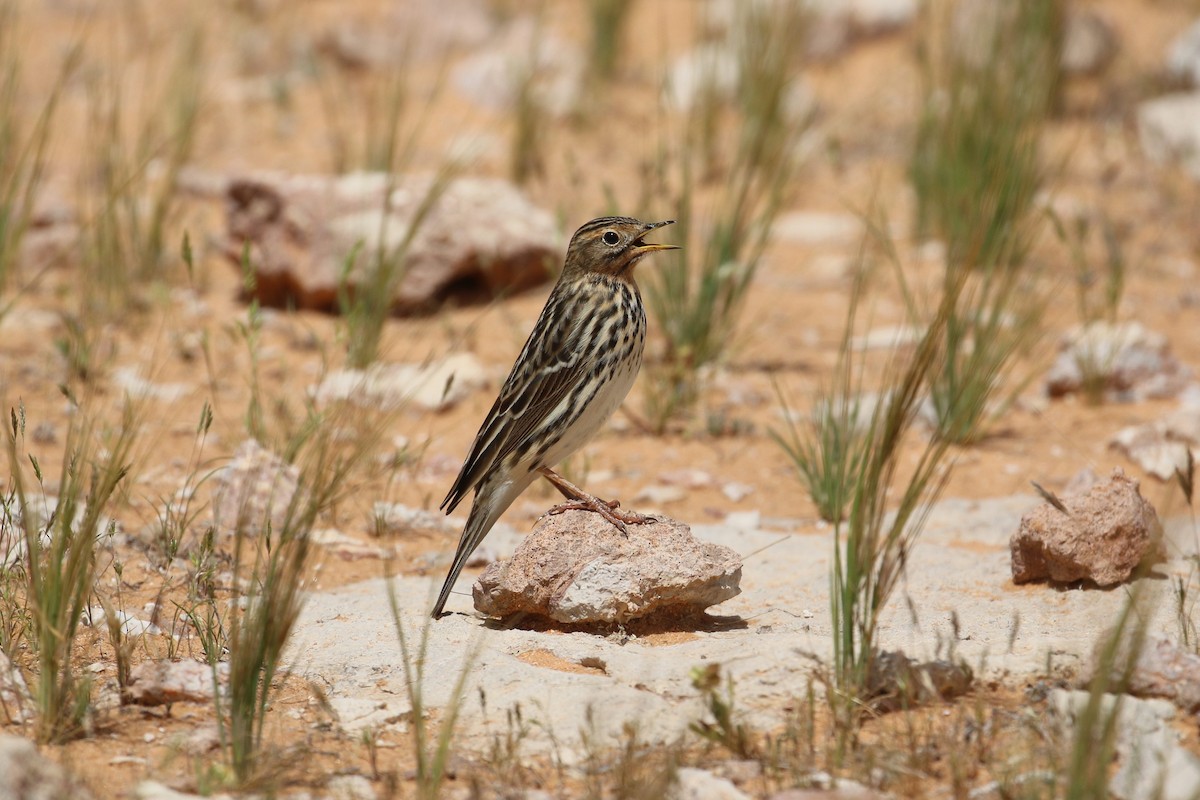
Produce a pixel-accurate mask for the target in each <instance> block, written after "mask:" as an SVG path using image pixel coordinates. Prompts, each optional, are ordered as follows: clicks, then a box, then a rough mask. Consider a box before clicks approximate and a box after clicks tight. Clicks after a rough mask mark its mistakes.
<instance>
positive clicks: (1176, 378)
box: [1046, 322, 1191, 402]
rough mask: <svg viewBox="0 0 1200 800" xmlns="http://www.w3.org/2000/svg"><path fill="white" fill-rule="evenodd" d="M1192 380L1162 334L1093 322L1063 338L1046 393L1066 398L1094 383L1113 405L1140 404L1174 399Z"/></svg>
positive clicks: (1127, 324) (1138, 326)
mask: <svg viewBox="0 0 1200 800" xmlns="http://www.w3.org/2000/svg"><path fill="white" fill-rule="evenodd" d="M1190 378H1191V370H1189V369H1188V368H1187V367H1186V366H1184V365H1183V364H1182V363H1180V361H1179V359H1178V358H1176V357H1175V355H1174V354H1173V353H1172V352H1171V346H1170V344H1169V343H1168V342H1167V339H1166V337H1165V336H1163V335H1162V334H1160V333H1155V332H1154V331H1150V330H1147V329H1146V328H1144V327H1143V326H1142V325H1141V324H1139V323H1137V322H1125V323H1117V324H1112V323H1108V322H1093V323H1091V324H1089V325H1087V326H1084V327H1082V328H1075V329H1074V330H1072V331H1070V332H1069V333H1067V334H1066V335H1065V336H1064V337H1063V339H1062V341H1061V342H1060V344H1059V354H1058V358H1057V359H1055V361H1054V364H1053V365H1051V367H1050V370H1049V371H1048V372H1047V373H1046V391H1047V393H1048V394H1049V395H1050V396H1051V397H1062V396H1064V395H1067V394H1073V393H1075V392H1079V391H1082V390H1083V389H1084V387H1085V384H1086V383H1087V382H1091V381H1094V382H1095V383H1097V384H1098V385H1099V387H1100V389H1101V390H1102V391H1103V393H1104V396H1105V398H1106V399H1108V400H1114V401H1119V402H1139V401H1142V400H1148V399H1161V398H1167V397H1174V396H1176V395H1178V394H1179V393H1180V392H1182V391H1183V390H1184V388H1185V387H1186V386H1187V384H1188V381H1189V379H1190Z"/></svg>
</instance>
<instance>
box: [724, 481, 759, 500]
mask: <svg viewBox="0 0 1200 800" xmlns="http://www.w3.org/2000/svg"><path fill="white" fill-rule="evenodd" d="M721 494H723V495H725V497H726V499H728V500H730V501H731V502H734V503H740V502H742V501H743V500H745V499H746V498H747V497H749V496H750V495H752V494H754V487H753V486H751V485H750V484H748V483H738V482H737V481H730V482H729V483H726V484H724V485H722V486H721Z"/></svg>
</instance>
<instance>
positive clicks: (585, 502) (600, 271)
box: [432, 217, 679, 619]
mask: <svg viewBox="0 0 1200 800" xmlns="http://www.w3.org/2000/svg"><path fill="white" fill-rule="evenodd" d="M674 222H675V220H666V221H664V222H641V221H640V220H637V219H633V218H632V217H599V218H597V219H594V220H592V221H591V222H587V223H585V224H584V225H582V226H580V228H579V230H577V231H575V233H574V235H573V236H572V237H571V242H570V244H569V245H568V246H567V255H566V259H565V261H564V263H563V268H562V272H561V273H560V274H559V277H558V281H557V283H555V285H554V288H553V289H552V290H551V292H550V296H549V297H548V298H547V300H546V305H545V307H544V308H543V309H542V313H541V314H540V315H539V316H538V319H537V322H536V323H535V324H534V326H533V330H532V331H531V332H530V334H529V338H528V339H527V340H526V341H525V346H524V347H523V348H522V349H521V353H520V355H519V356H517V360H516V362H515V363H514V364H513V367H512V370H511V371H510V372H509V374H508V377H507V378H506V379H505V381H504V384H503V386H501V388H500V393H499V395H498V396H497V397H496V401H495V403H493V404H492V409H491V411H489V412H488V414H487V416H486V417H485V418H484V421H483V424H482V425H481V426H480V428H479V432H478V433H477V434H476V435H475V440H474V442H473V443H472V444H471V449H470V452H469V453H468V455H467V457H466V460H465V461H463V465H462V468H461V469H460V470H459V473H458V477H457V478H456V479H455V480H454V484H453V485H452V486H451V487H450V491H449V493H448V494H447V495H446V499H445V500H443V501H442V505H441V509H442V510H444V511H445V512H446V513H447V514H450V513H452V512H453V511H454V509H455V508H456V507H457V506H458V504H459V503H461V502H462V501H463V499H464V498H466V496H467V494H468V493H469V492H471V491H472V490H474V492H475V496H474V500H473V501H472V503H471V512H470V514H468V516H467V523H466V525H465V526H464V528H463V532H462V536H461V537H460V538H459V542H458V548H457V549H456V550H455V553H454V561H453V562H452V563H451V566H450V572H449V574H448V575H447V576H446V581H445V583H444V584H443V585H442V590H441V592H440V593H439V594H438V598H437V602H436V603H435V604H434V607H433V613H432V616H433V618H434V619H438V618H439V617H441V616H442V610H443V608H444V607H445V605H446V600H447V599H448V598H449V596H450V591H451V589H452V588H453V587H454V582H455V581H456V580H457V579H458V576H459V573H461V572H462V569H463V567H464V566H466V563H467V559H468V558H470V556H471V553H473V552H474V551H475V548H476V547H478V546H479V543H480V542H482V541H483V538H484V537H485V536H487V534H488V531H490V530H491V529H492V526H493V525H495V524H496V520H498V519H499V518H500V515H501V514H503V513H504V512H505V511H506V510H507V509H508V507H509V506H510V505H512V503H513V501H514V500H516V499H517V497H518V496H519V495H520V494H521V492H523V491H525V489H526V488H527V487H528V486H529V485H530V484H531V483H533V481H534V480H535V479H536V478H537V477H538V476H539V475H540V476H543V477H545V478H546V479H547V480H548V481H549V482H550V483H551V484H552V485H553V486H554V487H555V488H556V489H558V490H559V491H560V492H561V493H562V494H563V496H564V497H565V498H567V500H568V502H566V503H563V504H560V505H558V506H555V507H554V508H552V509H550V513H561V512H562V511H566V510H568V509H584V510H589V511H594V512H596V513H598V514H600V515H601V516H603V517H604V519H606V520H607V521H608V522H610V523H611V524H612V525H613V526H615V527H616V528H617V529H619V530H620V531H621V532H622V533H625V532H626V527H625V526H626V525H631V524H640V523H644V522H647V521H649V520H650V518H649V517H645V516H642V515H641V514H637V513H636V512H632V511H626V510H623V509H621V508H620V504H619V503H618V502H616V501H611V502H609V501H604V500H601V499H599V498H597V497H594V496H592V495H590V494H588V493H587V492H585V491H584V490H583V489H581V488H579V487H578V486H576V485H574V484H573V483H571V482H570V481H568V480H567V479H566V478H564V477H563V476H561V475H559V474H558V473H557V472H555V471H554V469H553V467H554V466H555V465H556V464H558V463H559V462H560V461H562V460H564V459H565V458H567V457H568V456H570V455H571V454H572V453H574V452H575V451H576V450H578V449H579V448H580V447H582V446H583V445H584V444H586V443H587V442H588V440H590V439H591V438H592V436H594V435H595V434H596V432H597V431H598V430H599V429H600V427H601V426H602V425H603V424H604V423H605V422H606V421H607V420H608V418H609V417H611V416H612V415H613V412H615V411H616V410H617V408H618V407H619V406H620V405H621V403H622V401H624V399H625V395H627V394H628V393H629V389H630V387H632V386H633V381H634V378H635V377H636V376H637V373H638V370H639V369H640V368H641V365H642V352H643V350H644V348H645V344H646V310H645V307H644V306H643V305H642V295H641V293H640V292H639V291H638V287H637V284H636V283H635V282H634V279H633V268H634V266H635V265H636V264H637V263H638V262H639V261H641V260H642V258H644V257H645V256H646V255H648V254H650V253H653V252H656V251H660V250H677V249H679V248H678V247H677V246H676V245H671V244H657V243H653V242H647V241H646V240H645V237H646V235H647V234H649V233H650V232H651V231H654V230H657V229H658V228H661V227H663V226H665V225H671V224H673V223H674Z"/></svg>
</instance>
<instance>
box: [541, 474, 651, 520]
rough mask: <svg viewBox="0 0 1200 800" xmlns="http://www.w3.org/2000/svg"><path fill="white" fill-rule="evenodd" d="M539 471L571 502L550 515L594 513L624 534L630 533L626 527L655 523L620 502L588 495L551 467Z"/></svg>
mask: <svg viewBox="0 0 1200 800" xmlns="http://www.w3.org/2000/svg"><path fill="white" fill-rule="evenodd" d="M538 471H539V472H541V473H542V476H543V477H545V479H546V480H548V481H550V484H551V485H552V486H553V487H554V488H555V489H558V490H559V491H560V492H562V495H563V497H565V498H567V500H568V501H569V502H566V503H559V504H558V505H556V506H555V507H554V508H552V509H550V511H549V513H551V514H561V513H563V512H564V511H594V512H596V513H597V514H599V515H600V516H602V517H604V519H605V520H607V521H608V522H609V523H610V524H611V525H612V526H613V527H614V528H616V529H617V530H619V531H620V532H621V533H624V534H628V531H626V530H625V526H626V525H644V524H645V523H647V522H653V521H654V517H648V516H646V515H645V514H639V513H637V512H636V511H625V510H623V509H621V508H620V505H621V502H620V501H619V500H601V499H600V498H599V497H596V496H595V495H592V494H588V493H587V492H585V491H584V490H583V489H580V488H579V487H578V486H576V485H575V484H573V483H571V482H570V481H569V480H567V479H566V478H564V477H563V476H562V475H559V474H558V473H557V472H555V471H554V470H552V469H550V468H549V467H540V468H539V469H538Z"/></svg>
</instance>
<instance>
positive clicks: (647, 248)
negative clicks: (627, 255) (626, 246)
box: [633, 219, 679, 255]
mask: <svg viewBox="0 0 1200 800" xmlns="http://www.w3.org/2000/svg"><path fill="white" fill-rule="evenodd" d="M674 223H675V220H673V219H668V220H664V221H662V222H649V223H647V224H646V230H645V231H643V232H642V235H641V236H639V237H638V238H637V239H636V240H634V242H633V252H635V253H637V254H638V255H641V254H643V253H653V252H654V251H655V250H678V249H679V246H678V245H674V244H656V243H654V242H643V241H642V239H643V238H644V237H645V236H646V234H648V233H650V231H652V230H654V229H655V228H661V227H663V226H664V225H673V224H674Z"/></svg>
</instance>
